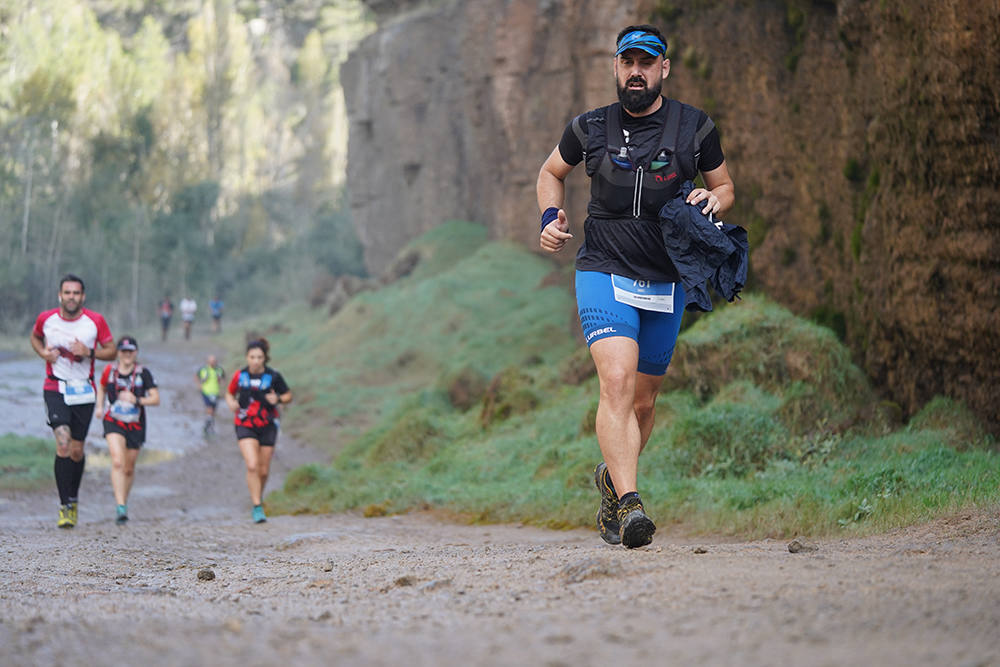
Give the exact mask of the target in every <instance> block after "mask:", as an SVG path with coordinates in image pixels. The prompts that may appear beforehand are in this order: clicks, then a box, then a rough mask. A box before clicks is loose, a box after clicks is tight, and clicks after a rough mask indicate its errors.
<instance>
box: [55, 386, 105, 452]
mask: <svg viewBox="0 0 1000 667" xmlns="http://www.w3.org/2000/svg"><path fill="white" fill-rule="evenodd" d="M43 393H44V395H45V412H46V413H47V414H48V417H49V426H51V427H52V428H56V427H57V426H69V437H70V438H72V439H73V440H77V441H79V442H83V441H84V440H86V439H87V431H88V430H89V429H90V420H91V419H93V417H94V404H93V403H83V404H82V405H66V403H65V401H63V395H62V394H60V393H59V392H58V391H52V390H51V389H46V390H44V392H43Z"/></svg>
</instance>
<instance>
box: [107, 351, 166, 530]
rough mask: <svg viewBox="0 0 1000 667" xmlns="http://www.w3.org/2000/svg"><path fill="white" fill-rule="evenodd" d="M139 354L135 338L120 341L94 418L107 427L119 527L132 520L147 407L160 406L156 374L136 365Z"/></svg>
mask: <svg viewBox="0 0 1000 667" xmlns="http://www.w3.org/2000/svg"><path fill="white" fill-rule="evenodd" d="M138 353H139V344H138V343H137V342H136V340H135V338H133V337H132V336H122V337H121V338H120V339H118V360H117V361H115V362H114V363H112V364H109V365H107V366H105V367H104V372H103V373H101V381H100V382H99V383H97V407H96V408H95V410H94V416H95V417H97V419H100V420H102V422H103V424H104V439H105V440H107V441H108V452H109V453H110V454H111V488H112V489H113V490H114V493H115V502H116V503H118V507H117V510H116V514H117V516H116V518H115V523H117V524H118V525H122V524H123V523H125V522H126V521H128V494H129V491H131V490H132V482H133V480H135V461H136V459H137V458H139V449H140V448H141V447H142V445H143V443H144V442H145V441H146V406H147V405H159V404H160V390H159V389H157V388H156V381H155V380H153V374H152V373H150V372H149V369H148V368H146V367H144V366H140V365H139V364H137V363H136V360H135V359H136V355H137V354H138ZM105 397H107V402H108V409H107V411H105V409H104V399H105Z"/></svg>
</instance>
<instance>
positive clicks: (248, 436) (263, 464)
mask: <svg viewBox="0 0 1000 667" xmlns="http://www.w3.org/2000/svg"><path fill="white" fill-rule="evenodd" d="M269 350H270V345H269V344H268V342H267V341H266V340H265V339H263V338H259V339H257V340H254V341H251V342H250V343H249V344H248V345H247V365H246V366H245V367H243V368H241V369H240V371H239V372H238V373H234V374H233V377H232V379H231V380H230V381H229V387H228V389H227V390H226V403H227V404H228V405H229V407H230V409H231V410H232V411H233V415H234V418H233V423H234V424H235V425H236V438H237V442H238V444H239V446H240V453H242V454H243V460H244V461H245V462H246V466H247V472H246V475H247V489H249V491H250V502H251V503H253V511H252V513H251V516H252V518H253V520H254V523H263V522H264V521H267V516H266V515H265V514H264V506H263V504H262V499H263V495H264V485H265V484H267V476H268V473H270V471H271V457H272V456H274V444H275V443H276V442H277V440H278V405H279V404H282V403H284V404H286V405H287V404H288V403H291V402H292V391H291V389H289V388H288V385H287V384H286V383H285V378H283V377H282V376H281V373H279V372H278V371H276V370H274V369H273V368H271V367H270V366H268V365H267V362H269V361H270V360H271V358H270V356H269V355H268V351H269Z"/></svg>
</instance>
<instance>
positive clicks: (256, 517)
mask: <svg viewBox="0 0 1000 667" xmlns="http://www.w3.org/2000/svg"><path fill="white" fill-rule="evenodd" d="M251 516H252V517H253V522H254V523H264V522H265V521H267V515H266V514H264V506H263V505H254V506H253V512H252V513H251Z"/></svg>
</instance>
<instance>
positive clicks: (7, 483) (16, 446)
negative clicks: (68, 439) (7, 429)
mask: <svg viewBox="0 0 1000 667" xmlns="http://www.w3.org/2000/svg"><path fill="white" fill-rule="evenodd" d="M54 456H55V445H54V444H53V443H52V442H50V441H48V440H43V439H41V438H32V437H28V436H21V435H12V434H6V435H0V489H3V490H5V491H7V490H22V491H23V490H30V489H38V488H41V487H42V486H44V485H46V484H51V482H52V461H53V457H54Z"/></svg>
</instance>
